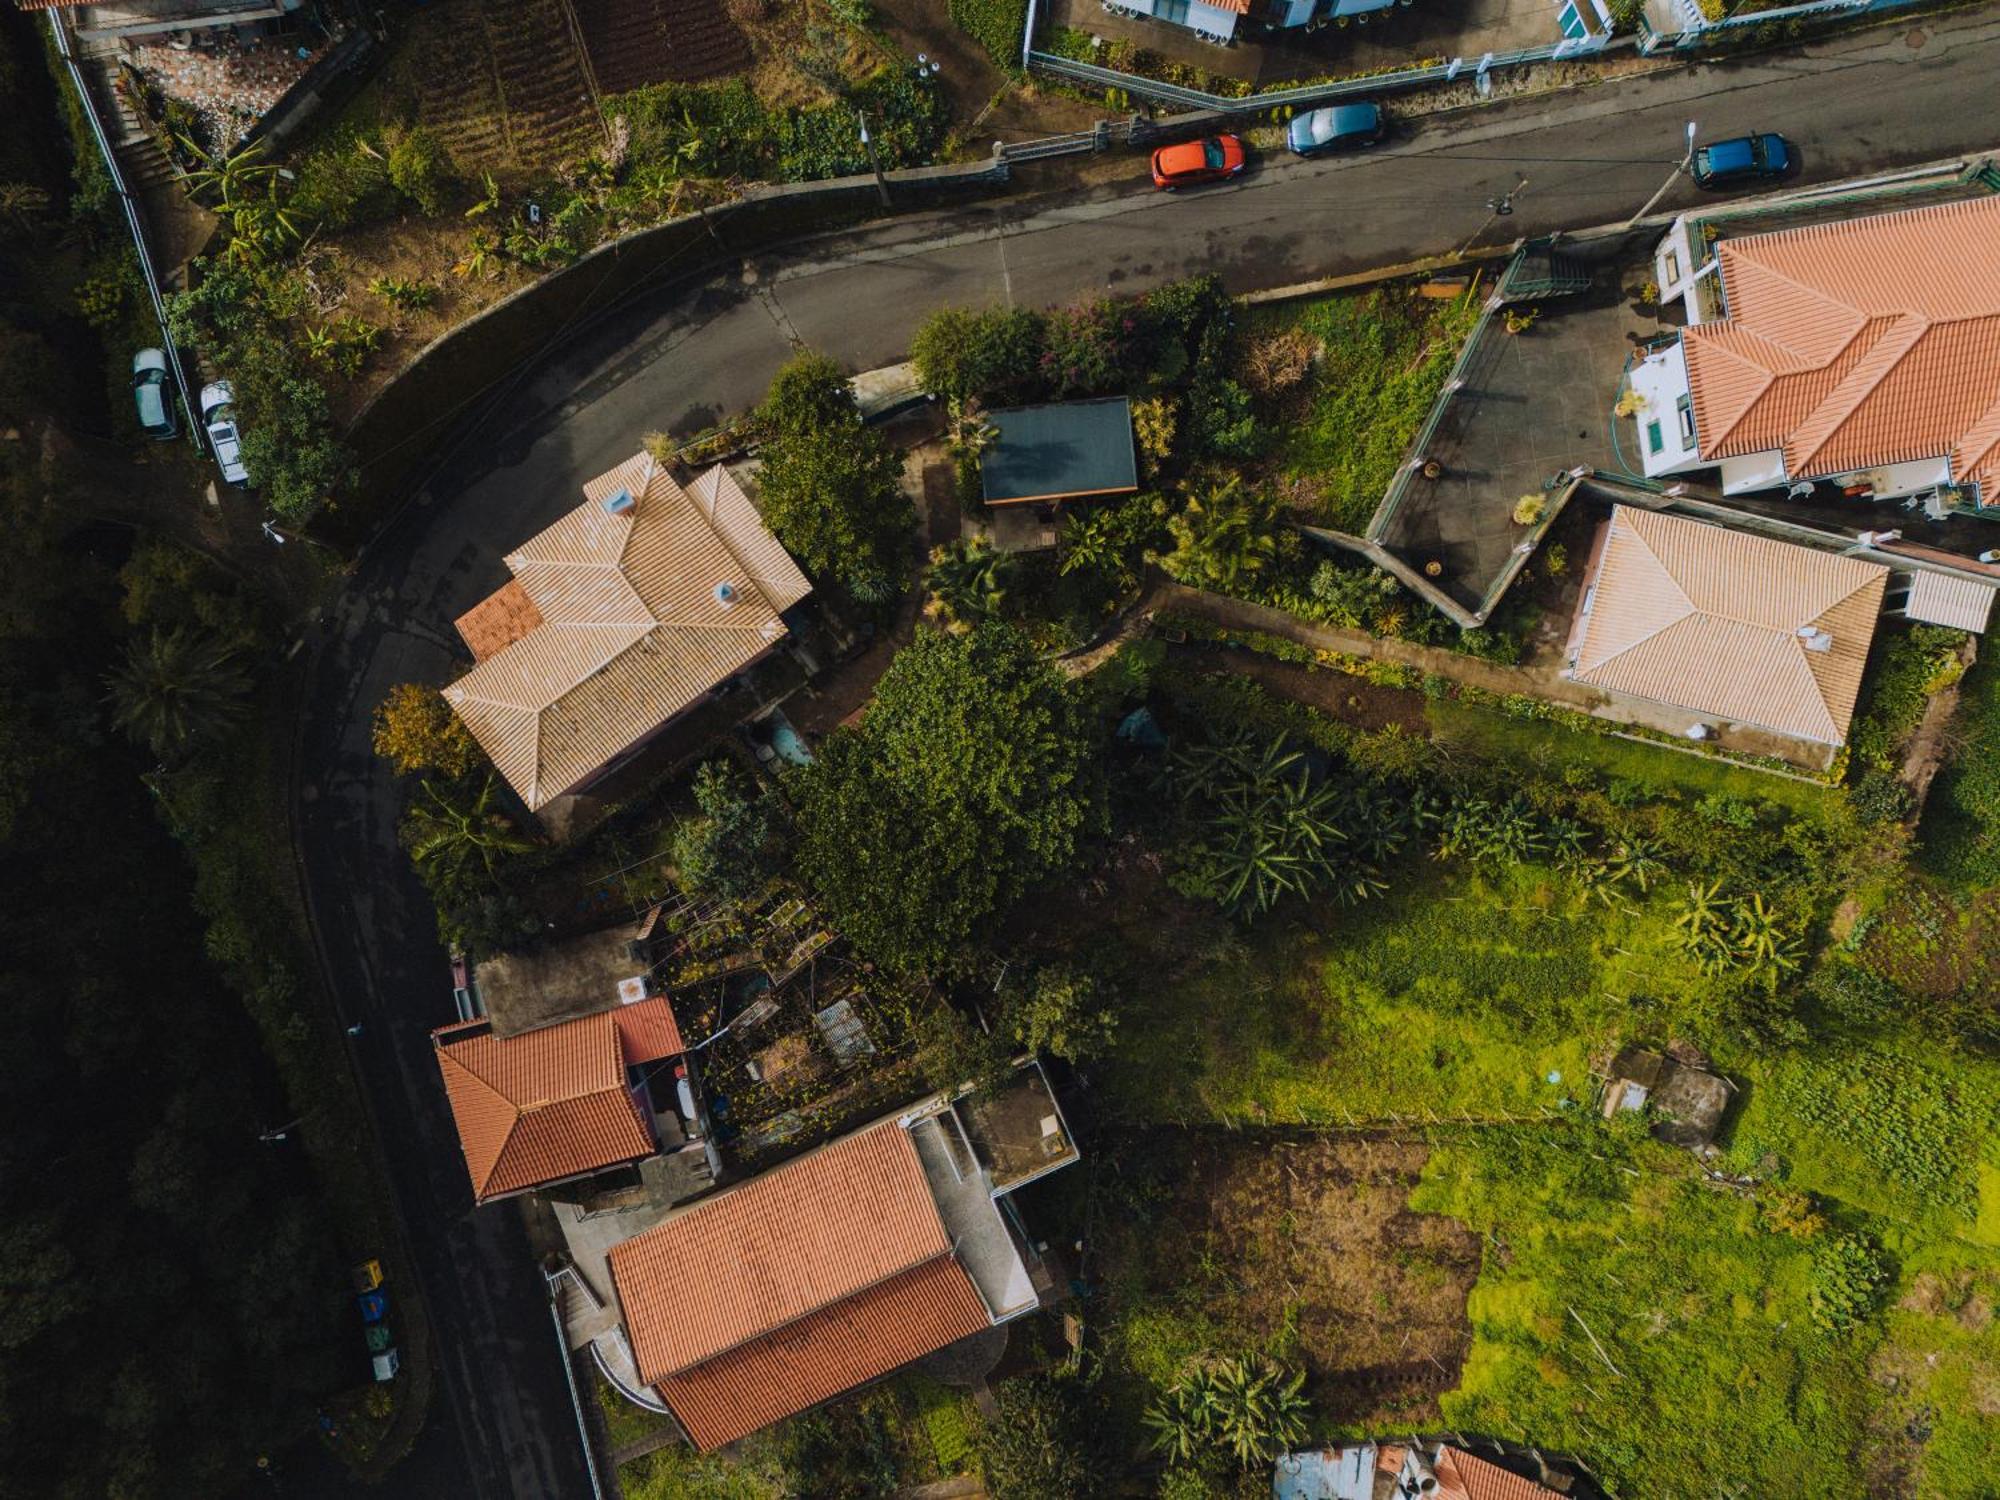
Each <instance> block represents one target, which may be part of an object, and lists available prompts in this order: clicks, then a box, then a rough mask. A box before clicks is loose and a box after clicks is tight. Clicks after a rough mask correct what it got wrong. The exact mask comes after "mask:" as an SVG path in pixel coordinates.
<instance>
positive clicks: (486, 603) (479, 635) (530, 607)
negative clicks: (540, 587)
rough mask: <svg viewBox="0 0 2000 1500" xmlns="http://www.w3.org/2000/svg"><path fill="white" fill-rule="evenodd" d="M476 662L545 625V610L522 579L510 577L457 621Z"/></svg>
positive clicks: (462, 638) (502, 649)
mask: <svg viewBox="0 0 2000 1500" xmlns="http://www.w3.org/2000/svg"><path fill="white" fill-rule="evenodd" d="M454 623H455V624H456V625H457V627H458V634H459V638H460V639H461V640H463V641H464V642H465V645H466V649H467V650H469V651H471V652H472V659H473V660H474V661H475V662H481V661H485V660H486V658H487V657H489V656H493V655H495V654H497V653H498V652H501V651H505V650H506V649H507V648H508V647H509V646H511V645H513V644H514V642H516V641H518V640H520V639H521V637H522V636H524V635H526V634H528V633H529V632H530V631H532V630H539V629H540V628H541V625H542V612H541V610H539V609H537V608H536V607H535V601H534V599H533V598H531V597H530V596H529V594H528V591H527V590H526V589H524V588H522V587H521V580H520V579H518V578H510V579H508V580H507V581H506V582H505V583H503V584H501V585H500V587H499V588H497V589H495V590H494V591H493V592H492V593H490V594H488V595H487V596H486V597H485V598H484V599H481V600H480V601H479V602H478V603H477V604H475V605H473V606H472V608H470V609H468V610H467V611H466V612H465V613H464V614H462V615H460V616H459V617H458V619H457V620H456V621H455V622H454Z"/></svg>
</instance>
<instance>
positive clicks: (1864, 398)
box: [1681, 197, 2000, 497]
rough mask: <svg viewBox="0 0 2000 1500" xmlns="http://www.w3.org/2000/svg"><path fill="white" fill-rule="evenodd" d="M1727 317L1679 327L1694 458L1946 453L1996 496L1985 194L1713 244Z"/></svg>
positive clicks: (1991, 208)
mask: <svg viewBox="0 0 2000 1500" xmlns="http://www.w3.org/2000/svg"><path fill="white" fill-rule="evenodd" d="M1717 253H1718V255H1719V256H1720V258H1721V262H1722V271H1721V275H1722V282H1723V290H1724V296H1725V301H1726V302H1727V305H1728V309H1729V316H1728V318H1727V319H1725V320H1723V321H1721V322H1714V323H1704V324H1702V325H1700V326H1699V327H1695V328H1690V329H1687V330H1686V331H1685V332H1684V333H1683V334H1682V335H1681V342H1682V345H1683V347H1684V349H1685V351H1686V354H1687V367H1688V383H1689V391H1690V394H1691V395H1692V397H1693V401H1694V413H1695V435H1696V438H1697V441H1698V443H1699V445H1700V451H1701V455H1702V457H1703V458H1706V459H1722V458H1730V457H1735V456H1738V455H1741V454H1747V453H1764V452H1771V451H1782V452H1783V454H1784V457H1785V469H1786V472H1787V473H1788V474H1790V475H1792V476H1794V477H1811V476H1823V475H1831V474H1842V473H1847V472H1851V471H1855V470H1862V469H1869V468H1874V467H1876V466H1878V465H1882V464H1889V463H1896V462H1900V461H1904V460H1910V459H1922V458H1938V457H1942V456H1945V455H1949V456H1950V459H1951V469H1952V475H1953V477H1954V478H1955V479H1958V480H1961V481H1965V480H1973V481H1977V482H1978V483H1979V484H1980V486H1981V492H1982V494H1983V495H1985V496H1987V497H1995V496H2000V487H1996V482H1997V481H2000V451H1996V446H1997V445H2000V198H1995V197H1985V198H1979V199H1975V200H1972V201H1969V202H1964V203H1948V204H1941V205H1932V206H1930V207H1925V208H1911V209H1904V210H1902V211H1901V212H1898V213H1889V214H1877V215H1874V216H1872V217H1869V218H1863V219H1847V220H1842V221H1840V222H1838V223H1832V224H1815V225H1811V226H1808V227H1806V228H1801V229H1786V230H1780V231H1777V232H1776V233H1772V234H1758V235H1748V236H1745V237H1744V238H1742V239H1725V240H1723V241H1722V242H1721V243H1720V245H1719V247H1718V250H1717Z"/></svg>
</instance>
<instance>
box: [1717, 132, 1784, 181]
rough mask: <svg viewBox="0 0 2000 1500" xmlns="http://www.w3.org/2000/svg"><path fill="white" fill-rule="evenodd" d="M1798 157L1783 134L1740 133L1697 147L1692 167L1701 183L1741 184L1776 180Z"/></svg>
mask: <svg viewBox="0 0 2000 1500" xmlns="http://www.w3.org/2000/svg"><path fill="white" fill-rule="evenodd" d="M1795 159H1796V158H1794V157H1793V155H1792V148H1791V144H1790V143H1789V142H1788V141H1786V139H1785V138H1784V137H1783V136H1781V135H1739V136H1737V137H1736V139H1734V140H1731V141H1717V142H1715V143H1714V144H1713V145H1709V146H1703V147H1702V148H1701V149H1700V150H1698V151H1696V152H1695V154H1694V163H1693V167H1692V171H1693V175H1694V180H1695V183H1696V185H1698V186H1700V187H1705V188H1729V187H1741V186H1742V185H1743V184H1744V183H1747V182H1775V181H1776V180H1777V179H1778V178H1780V177H1783V176H1784V175H1785V174H1786V173H1788V172H1790V171H1791V170H1792V163H1793V161H1794V160H1795Z"/></svg>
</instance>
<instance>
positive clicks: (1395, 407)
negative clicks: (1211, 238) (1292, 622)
mask: <svg viewBox="0 0 2000 1500" xmlns="http://www.w3.org/2000/svg"><path fill="white" fill-rule="evenodd" d="M1478 312H1479V306H1478V302H1477V301H1476V300H1475V299H1471V298H1461V299H1460V300H1458V301H1434V300H1431V299H1428V298H1423V297H1419V296H1417V295H1416V293H1415V292H1414V291H1413V290H1412V289H1410V288H1408V287H1402V286H1391V287H1385V288H1381V289H1378V290H1375V291H1367V292H1342V293H1337V294H1335V295H1333V296H1328V297H1313V298H1309V299H1306V300H1304V301H1300V302H1288V303H1285V304H1283V305H1281V306H1276V307H1267V308H1260V309H1256V310H1254V311H1253V312H1252V313H1251V314H1250V315H1249V318H1248V319H1247V323H1248V328H1247V332H1248V335H1249V336H1250V337H1251V338H1253V339H1254V338H1256V337H1257V336H1259V335H1260V334H1267V333H1273V332H1276V331H1278V330H1280V329H1284V328H1301V329H1303V330H1305V332H1307V333H1308V334H1310V335H1312V336H1313V337H1314V338H1315V339H1318V340H1319V341H1320V345H1321V353H1320V357H1319V360H1318V362H1317V363H1316V364H1315V365H1314V366H1313V370H1312V373H1311V374H1310V375H1309V376H1308V377H1307V388H1306V392H1305V396H1304V398H1303V401H1302V403H1301V409H1300V410H1299V412H1298V414H1297V416H1296V418H1295V419H1294V420H1291V421H1288V422H1286V423H1284V424H1282V428H1281V433H1280V437H1279V444H1278V448H1277V452H1276V455H1275V456H1276V459H1277V464H1278V468H1279V470H1280V472H1282V473H1284V474H1285V475H1287V476H1288V477H1292V478H1295V479H1299V480H1303V481H1304V482H1305V484H1306V485H1307V486H1308V487H1309V488H1311V489H1313V490H1316V491H1317V492H1318V496H1319V500H1318V505H1317V508H1316V509H1317V513H1316V514H1314V515H1313V516H1312V517H1311V519H1313V520H1315V521H1318V522H1320V523H1321V524H1323V525H1328V526H1335V527H1339V528H1341V529H1342V530H1346V531H1354V532H1359V531H1361V530H1362V529H1363V528H1364V527H1365V526H1366V525H1367V524H1368V518H1369V517H1370V516H1372V515H1373V514H1374V513H1375V508H1376V506H1377V505H1379V504H1380V503H1381V501H1382V494H1383V492H1384V491H1385V490H1387V489H1388V487H1389V481H1390V480H1391V479H1392V478H1393V477H1394V476H1395V473H1396V466H1397V465H1398V464H1400V463H1401V462H1402V461H1403V458H1404V455H1405V454H1407V453H1408V452H1409V448H1410V444H1411V443H1412V442H1413V441H1415V439H1416V435H1417V430H1418V429H1419V428H1420V427H1422V426H1423V424H1424V419H1425V418H1426V417H1428V416H1429V415H1430V409H1431V404H1432V403H1433V402H1434V401H1435V400H1436V399H1437V395H1438V392H1439V391H1441V390H1443V389H1444V382H1445V377H1446V376H1447V375H1449V374H1450V373H1451V367H1452V364H1453V363H1454V362H1455V361H1456V360H1457V358H1458V351H1459V348H1460V346H1461V345H1462V344H1464V342H1465V337H1466V335H1467V333H1469V332H1470V331H1471V328H1472V325H1473V323H1474V322H1475V321H1476V320H1477V318H1478Z"/></svg>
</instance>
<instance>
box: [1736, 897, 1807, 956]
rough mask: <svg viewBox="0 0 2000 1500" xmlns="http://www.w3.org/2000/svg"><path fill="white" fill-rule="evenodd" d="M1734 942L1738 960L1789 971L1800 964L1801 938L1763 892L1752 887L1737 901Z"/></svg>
mask: <svg viewBox="0 0 2000 1500" xmlns="http://www.w3.org/2000/svg"><path fill="white" fill-rule="evenodd" d="M1730 941H1731V946H1732V947H1733V948H1734V950H1735V952H1736V955H1737V957H1738V960H1739V961H1740V962H1741V963H1742V964H1743V965H1744V966H1745V967H1746V968H1751V969H1770V970H1774V971H1776V972H1777V973H1781V974H1782V973H1789V972H1790V971H1791V970H1793V969H1796V968H1797V967H1798V966H1799V947H1800V944H1799V939H1798V937H1797V935H1796V934H1794V933H1792V932H1790V931H1789V930H1787V929H1786V927H1785V925H1784V923H1783V922H1782V921H1781V920H1780V918H1779V916H1778V913H1777V912H1776V911H1775V910H1773V909H1772V908H1771V907H1770V906H1768V905H1767V904H1766V903H1765V901H1764V898H1763V896H1762V895H1760V894H1759V893H1757V892H1755V891H1752V892H1751V893H1750V894H1749V895H1748V896H1745V897H1744V898H1743V899H1742V900H1740V901H1738V902H1737V903H1736V915H1735V924H1734V927H1733V929H1732V931H1731V932H1730Z"/></svg>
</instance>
